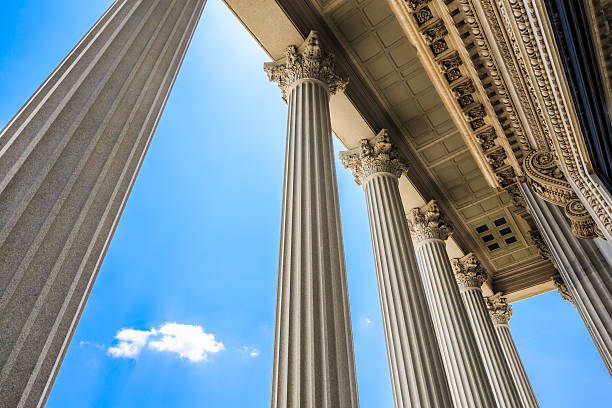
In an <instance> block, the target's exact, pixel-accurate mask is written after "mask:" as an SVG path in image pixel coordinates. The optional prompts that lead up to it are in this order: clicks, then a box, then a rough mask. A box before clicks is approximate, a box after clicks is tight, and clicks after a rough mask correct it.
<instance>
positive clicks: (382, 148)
mask: <svg viewBox="0 0 612 408" xmlns="http://www.w3.org/2000/svg"><path fill="white" fill-rule="evenodd" d="M340 160H341V161H342V164H343V165H344V167H345V168H347V169H351V171H352V172H353V177H355V183H357V184H358V185H363V184H365V181H366V180H367V179H368V178H369V177H370V176H371V175H373V174H375V173H390V174H393V175H394V176H395V177H397V178H399V177H401V176H402V174H404V173H405V172H406V170H407V168H408V166H407V165H406V164H405V163H404V162H403V161H402V160H401V159H400V157H399V154H398V152H397V149H395V147H394V146H393V145H392V144H391V141H390V139H389V133H388V131H387V129H383V130H381V131H380V132H379V133H378V135H376V136H375V137H374V138H373V139H372V140H371V141H370V140H368V139H362V140H361V144H360V146H359V147H356V148H354V149H351V150H348V151H346V152H340Z"/></svg>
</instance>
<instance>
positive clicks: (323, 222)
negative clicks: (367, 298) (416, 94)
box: [264, 31, 359, 408]
mask: <svg viewBox="0 0 612 408" xmlns="http://www.w3.org/2000/svg"><path fill="white" fill-rule="evenodd" d="M264 69H265V71H266V72H267V73H268V76H269V78H270V80H272V81H274V82H277V83H278V84H279V86H280V88H281V90H282V92H283V98H284V99H285V100H286V101H287V104H288V106H289V119H288V122H287V150H286V156H285V181H284V192H283V205H282V208H283V210H282V220H281V238H280V260H279V275H278V291H277V304H276V332H275V341H274V363H273V377H272V398H271V406H272V408H276V407H278V408H287V407H296V408H297V407H313V408H314V407H330V408H331V407H338V408H349V407H351V408H353V407H357V406H358V404H359V403H358V398H357V382H356V379H355V362H354V354H353V338H352V331H351V318H350V313H349V300H348V290H347V282H346V267H345V262H344V249H343V245H342V233H341V229H340V210H339V206H338V187H337V181H336V172H335V168H334V156H333V149H332V134H331V124H330V119H329V114H330V113H329V96H330V94H332V93H334V92H336V91H337V90H340V89H343V88H344V86H345V85H346V81H344V80H342V79H341V78H340V77H339V76H338V75H337V74H336V73H335V71H334V69H335V68H334V59H333V56H332V55H330V54H328V53H326V52H324V51H322V50H321V47H320V46H319V41H318V38H317V34H316V32H314V31H312V32H311V33H310V35H309V36H308V38H307V39H306V41H305V42H304V44H303V45H302V46H301V47H299V48H297V47H290V48H289V49H288V50H287V53H286V58H284V59H283V60H281V61H276V62H273V63H268V64H266V65H265V66H264Z"/></svg>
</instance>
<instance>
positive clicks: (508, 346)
mask: <svg viewBox="0 0 612 408" xmlns="http://www.w3.org/2000/svg"><path fill="white" fill-rule="evenodd" d="M486 305H487V308H488V309H489V314H490V316H491V321H492V322H493V325H494V327H495V332H496V333H497V337H498V338H499V342H500V344H501V346H502V349H503V351H504V355H505V356H506V360H507V361H508V365H509V366H510V372H511V373H512V378H513V379H514V383H515V384H516V388H517V389H518V392H519V394H520V395H521V400H522V401H523V404H524V406H525V407H537V406H538V400H537V398H536V396H535V394H534V392H533V388H531V383H530V382H529V377H527V372H526V371H525V367H524V366H523V362H522V361H521V357H520V356H519V353H518V350H517V348H516V344H514V340H513V339H512V334H511V333H510V326H509V325H508V322H510V318H511V317H512V306H510V305H509V304H508V302H507V301H506V299H505V298H504V297H502V296H499V295H496V296H491V297H489V298H487V301H486Z"/></svg>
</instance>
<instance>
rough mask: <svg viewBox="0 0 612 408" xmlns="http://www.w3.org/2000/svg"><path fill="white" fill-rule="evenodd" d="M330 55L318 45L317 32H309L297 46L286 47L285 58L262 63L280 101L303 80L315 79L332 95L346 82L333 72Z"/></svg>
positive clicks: (333, 65) (333, 62) (332, 59)
mask: <svg viewBox="0 0 612 408" xmlns="http://www.w3.org/2000/svg"><path fill="white" fill-rule="evenodd" d="M335 65H336V62H335V58H334V55H333V54H330V53H328V52H324V51H323V50H322V49H321V46H320V44H319V36H318V34H317V32H316V31H314V30H313V31H311V32H310V34H309V35H308V37H307V38H306V40H305V41H304V43H303V44H302V45H301V46H300V47H296V46H294V45H292V46H289V47H287V50H286V51H285V57H284V58H282V59H280V60H278V61H274V62H268V63H265V64H264V71H265V72H266V73H267V74H268V79H269V80H270V81H272V82H276V83H277V84H278V86H279V88H280V89H281V91H282V93H283V100H284V101H286V100H287V95H288V93H289V91H290V90H291V88H292V87H293V85H295V84H296V83H297V82H298V81H300V80H302V79H316V80H318V81H321V82H323V83H325V84H326V85H327V87H328V89H329V92H330V93H331V94H334V93H336V92H337V91H343V90H344V88H345V87H346V85H347V84H348V80H346V79H343V78H341V77H340V76H339V75H338V74H337V73H336V71H335Z"/></svg>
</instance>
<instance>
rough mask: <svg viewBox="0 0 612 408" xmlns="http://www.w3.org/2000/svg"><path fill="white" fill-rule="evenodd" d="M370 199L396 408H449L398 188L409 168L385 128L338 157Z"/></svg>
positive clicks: (448, 391)
mask: <svg viewBox="0 0 612 408" xmlns="http://www.w3.org/2000/svg"><path fill="white" fill-rule="evenodd" d="M340 158H341V159H342V162H343V164H344V166H345V167H347V168H350V169H351V170H352V171H353V175H354V176H355V181H356V182H357V184H358V185H362V186H363V189H364V191H365V195H366V203H367V206H368V217H369V219H370V233H371V235H372V249H373V250H374V260H375V263H376V277H377V279H378V292H379V294H380V304H381V309H382V316H383V323H384V328H385V340H386V343H387V354H388V360H389V371H390V373H391V384H392V386H393V397H394V400H395V407H396V408H403V407H423V408H425V407H450V406H452V400H451V396H450V390H449V388H448V384H447V383H446V376H445V374H444V367H443V365H442V357H441V356H440V351H439V350H438V344H437V342H436V337H435V332H434V328H433V324H432V321H431V317H430V315H429V308H428V306H427V300H426V298H425V291H424V289H423V284H422V282H421V278H420V276H419V270H418V266H417V263H416V257H415V253H414V248H413V247H412V242H411V240H410V231H409V230H408V223H407V222H406V217H405V215H404V207H403V205H402V200H401V197H400V192H399V188H398V178H399V177H401V175H402V174H403V173H404V171H405V169H406V166H405V165H404V164H403V163H402V162H401V161H400V159H399V157H398V155H397V152H396V150H395V149H394V148H393V147H392V146H391V144H390V142H389V136H388V134H387V131H386V130H382V131H381V132H380V133H379V134H378V135H377V136H376V137H375V138H374V139H373V140H372V141H371V142H370V141H368V140H367V139H364V140H362V141H361V146H360V147H358V148H355V149H352V150H349V151H348V152H343V153H340Z"/></svg>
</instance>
